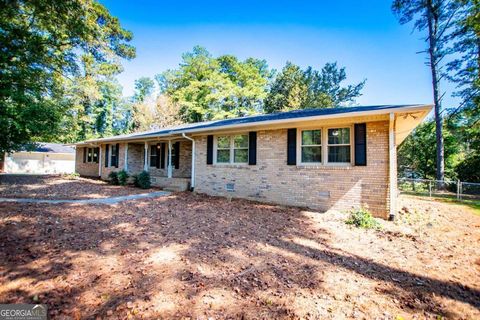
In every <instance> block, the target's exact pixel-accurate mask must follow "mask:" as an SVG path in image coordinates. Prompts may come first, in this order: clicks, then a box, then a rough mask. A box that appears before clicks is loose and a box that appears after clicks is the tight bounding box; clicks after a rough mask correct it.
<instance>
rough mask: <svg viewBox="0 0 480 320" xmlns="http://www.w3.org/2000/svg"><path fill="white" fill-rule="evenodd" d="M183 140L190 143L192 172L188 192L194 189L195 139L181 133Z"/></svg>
mask: <svg viewBox="0 0 480 320" xmlns="http://www.w3.org/2000/svg"><path fill="white" fill-rule="evenodd" d="M182 136H183V137H184V138H185V139H188V140H190V141H192V172H191V178H190V179H191V181H190V191H193V190H194V189H195V139H193V138H190V137H188V136H187V135H186V134H185V133H182Z"/></svg>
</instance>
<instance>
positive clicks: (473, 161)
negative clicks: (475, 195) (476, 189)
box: [456, 152, 480, 183]
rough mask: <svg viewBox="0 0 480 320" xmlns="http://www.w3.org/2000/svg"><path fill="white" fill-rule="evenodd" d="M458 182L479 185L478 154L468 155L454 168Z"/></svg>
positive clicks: (479, 164) (479, 159) (479, 158)
mask: <svg viewBox="0 0 480 320" xmlns="http://www.w3.org/2000/svg"><path fill="white" fill-rule="evenodd" d="M456 171H457V175H458V179H459V180H460V181H468V182H476V183H480V153H478V152H474V153H471V154H470V155H468V156H467V157H466V158H465V159H464V160H463V161H462V162H460V163H459V164H458V166H457V168H456Z"/></svg>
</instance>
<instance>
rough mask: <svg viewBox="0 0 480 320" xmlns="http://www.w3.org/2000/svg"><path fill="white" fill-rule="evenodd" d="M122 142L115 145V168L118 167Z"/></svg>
mask: <svg viewBox="0 0 480 320" xmlns="http://www.w3.org/2000/svg"><path fill="white" fill-rule="evenodd" d="M119 151H120V144H119V143H117V145H116V147H115V168H118V155H119V154H120V152H119Z"/></svg>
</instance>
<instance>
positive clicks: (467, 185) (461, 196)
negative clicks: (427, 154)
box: [398, 178, 480, 200]
mask: <svg viewBox="0 0 480 320" xmlns="http://www.w3.org/2000/svg"><path fill="white" fill-rule="evenodd" d="M398 191H399V192H400V193H405V194H415V195H424V196H429V197H444V198H453V199H457V200H480V183H472V182H463V181H453V180H443V181H440V180H428V179H409V178H400V179H398Z"/></svg>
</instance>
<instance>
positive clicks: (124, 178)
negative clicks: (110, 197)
mask: <svg viewBox="0 0 480 320" xmlns="http://www.w3.org/2000/svg"><path fill="white" fill-rule="evenodd" d="M117 177H118V184H119V185H121V186H126V185H127V182H128V177H129V176H128V173H127V171H125V170H123V169H122V170H120V171H119V172H118V173H117Z"/></svg>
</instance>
